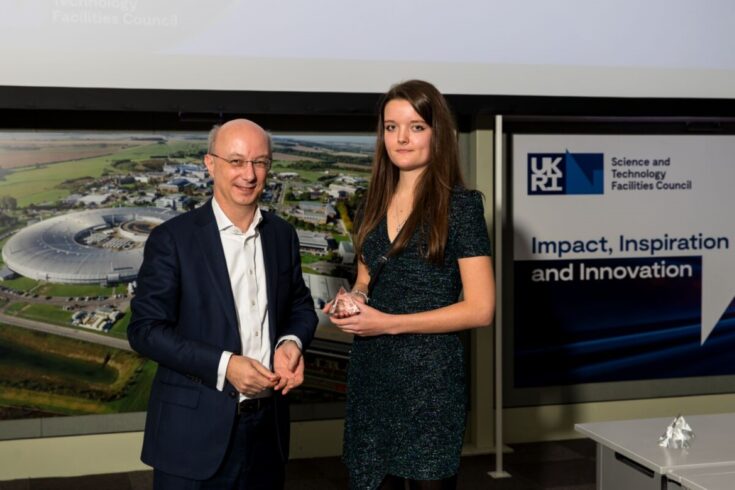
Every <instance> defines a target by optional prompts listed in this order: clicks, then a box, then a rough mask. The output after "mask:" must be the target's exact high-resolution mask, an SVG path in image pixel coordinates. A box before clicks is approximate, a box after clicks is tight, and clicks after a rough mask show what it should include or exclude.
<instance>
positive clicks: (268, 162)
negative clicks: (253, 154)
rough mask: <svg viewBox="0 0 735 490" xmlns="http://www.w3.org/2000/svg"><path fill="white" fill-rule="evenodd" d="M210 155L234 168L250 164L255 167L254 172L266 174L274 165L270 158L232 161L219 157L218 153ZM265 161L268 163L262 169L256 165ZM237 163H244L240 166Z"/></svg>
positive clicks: (210, 153)
mask: <svg viewBox="0 0 735 490" xmlns="http://www.w3.org/2000/svg"><path fill="white" fill-rule="evenodd" d="M208 155H212V156H213V157H215V158H219V159H220V160H224V161H225V162H227V163H228V164H230V165H231V166H232V167H234V168H243V167H244V166H245V165H247V164H248V163H249V164H250V165H252V166H253V170H265V171H266V172H268V171H269V170H270V169H271V165H273V160H271V159H270V158H257V159H255V160H245V159H244V158H232V159H228V158H224V157H221V156H219V155H217V154H216V153H212V152H209V153H208ZM263 161H265V162H267V163H266V166H265V167H261V166H260V165H256V164H259V163H261V162H263ZM235 162H242V163H239V164H238V163H235Z"/></svg>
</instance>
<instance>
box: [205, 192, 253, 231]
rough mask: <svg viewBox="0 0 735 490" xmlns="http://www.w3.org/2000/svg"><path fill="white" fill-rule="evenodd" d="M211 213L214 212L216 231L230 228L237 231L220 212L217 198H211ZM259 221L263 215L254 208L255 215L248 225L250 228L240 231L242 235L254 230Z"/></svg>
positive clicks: (223, 213) (222, 212)
mask: <svg viewBox="0 0 735 490" xmlns="http://www.w3.org/2000/svg"><path fill="white" fill-rule="evenodd" d="M212 211H213V212H214V219H215V221H217V229H218V230H219V231H225V230H228V229H230V228H235V229H237V227H236V226H235V225H234V224H233V223H232V221H230V218H228V217H227V215H226V214H225V212H224V211H223V210H222V208H221V207H220V205H219V203H218V202H217V198H216V197H214V196H212ZM261 221H263V214H262V213H261V212H260V206H258V207H256V208H255V213H254V214H253V221H252V222H251V223H250V228H248V229H247V230H240V231H241V232H242V233H243V234H246V233H248V232H249V231H252V230H254V229H255V228H256V227H257V226H258V225H259V224H260V222H261Z"/></svg>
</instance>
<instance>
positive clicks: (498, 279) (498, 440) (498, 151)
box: [488, 115, 510, 478]
mask: <svg viewBox="0 0 735 490" xmlns="http://www.w3.org/2000/svg"><path fill="white" fill-rule="evenodd" d="M494 146H495V148H494V158H493V161H494V162H493V163H494V165H495V199H494V204H495V218H494V220H493V221H494V225H495V254H494V256H495V260H494V266H495V471H490V472H488V475H490V476H491V477H493V478H509V477H510V473H508V472H507V471H504V470H503V287H502V285H503V229H504V228H505V208H504V207H503V200H504V197H505V196H504V193H503V190H504V186H503V182H504V178H505V162H504V161H503V116H502V115H497V116H495V145H494Z"/></svg>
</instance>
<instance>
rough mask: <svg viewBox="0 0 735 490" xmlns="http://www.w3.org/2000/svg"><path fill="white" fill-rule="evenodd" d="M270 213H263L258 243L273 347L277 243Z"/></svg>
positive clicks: (274, 336) (275, 309) (276, 322)
mask: <svg viewBox="0 0 735 490" xmlns="http://www.w3.org/2000/svg"><path fill="white" fill-rule="evenodd" d="M271 220H272V217H271V216H270V213H268V212H263V222H262V223H261V225H260V228H259V231H260V243H261V245H262V246H263V262H264V263H265V284H266V288H267V289H266V292H267V294H268V323H269V330H270V332H269V334H270V338H271V343H273V344H274V347H275V339H276V326H277V325H278V317H277V311H278V308H276V306H277V305H276V298H277V296H276V287H277V282H278V256H277V253H278V243H277V238H276V233H275V229H274V227H273V224H272V223H271V222H270V221H271Z"/></svg>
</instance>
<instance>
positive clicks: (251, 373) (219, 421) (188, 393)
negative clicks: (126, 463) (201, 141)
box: [128, 119, 317, 490]
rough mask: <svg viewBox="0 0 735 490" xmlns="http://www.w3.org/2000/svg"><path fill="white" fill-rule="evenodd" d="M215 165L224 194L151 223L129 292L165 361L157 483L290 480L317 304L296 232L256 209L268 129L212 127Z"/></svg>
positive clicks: (151, 452) (155, 451)
mask: <svg viewBox="0 0 735 490" xmlns="http://www.w3.org/2000/svg"><path fill="white" fill-rule="evenodd" d="M204 163H205V164H206V166H207V169H208V171H209V174H210V176H211V177H212V180H213V181H214V197H213V199H211V200H210V201H209V202H207V203H206V204H205V205H204V206H202V207H201V208H199V209H196V210H194V211H191V212H188V213H186V214H183V215H181V216H177V217H176V218H173V219H171V220H169V221H167V222H165V223H163V224H161V225H159V226H157V227H156V228H155V229H154V230H153V232H152V233H151V235H150V237H149V238H148V242H147V244H146V248H145V258H144V261H143V265H142V266H141V270H140V273H139V275H138V288H137V291H136V295H135V298H134V299H133V302H132V311H133V316H132V319H131V321H130V326H129V327H128V338H129V340H130V345H131V346H132V347H133V348H134V349H135V350H136V351H138V352H139V353H141V354H142V355H144V356H147V357H149V358H150V359H153V360H154V361H156V362H157V363H158V371H157V373H156V376H155V379H154V381H153V387H152V389H151V396H150V401H149V404H148V415H147V419H146V428H145V436H144V441H143V453H142V456H141V459H142V460H143V462H145V463H147V464H149V465H151V466H153V468H154V488H157V489H176V490H180V489H188V488H191V489H205V488H218V489H220V488H222V489H225V488H227V489H229V488H244V489H251V488H259V489H260V488H262V489H269V490H270V489H274V488H282V487H283V480H284V464H285V461H286V458H287V457H288V439H289V421H288V406H287V404H286V399H285V397H284V396H283V395H285V394H286V393H288V391H290V390H292V389H293V388H295V387H297V386H299V385H300V384H301V383H302V382H303V376H304V361H303V357H302V355H301V353H302V351H303V349H305V348H306V347H307V345H308V343H309V342H310V341H311V339H312V337H313V334H314V329H315V328H316V323H317V317H316V314H315V313H314V304H313V301H312V299H311V295H310V293H309V290H308V289H307V288H306V285H305V284H304V280H303V277H302V274H301V263H300V256H299V243H298V238H297V236H296V232H295V230H294V229H293V227H291V226H290V225H289V224H287V223H286V222H285V221H283V220H282V219H280V218H278V217H277V216H275V215H274V214H272V213H269V212H264V211H262V210H261V209H260V208H259V207H258V199H259V198H260V196H261V194H262V193H263V189H264V186H265V180H266V176H267V174H268V170H269V168H270V163H271V140H270V137H269V136H268V134H267V133H266V132H265V131H264V130H263V129H262V128H261V127H260V126H258V125H257V124H255V123H253V122H251V121H248V120H245V119H237V120H233V121H230V122H227V123H225V124H224V125H222V126H221V127H217V126H215V128H214V129H213V130H212V132H211V133H210V136H209V148H208V153H207V155H206V156H205V157H204Z"/></svg>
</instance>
